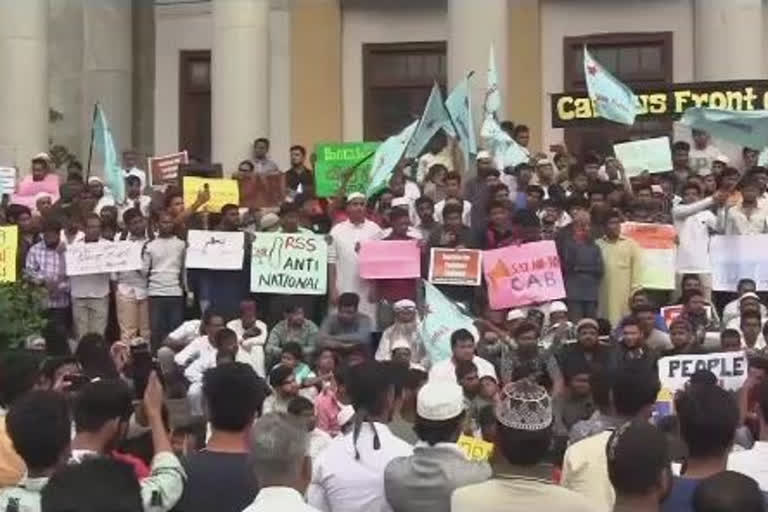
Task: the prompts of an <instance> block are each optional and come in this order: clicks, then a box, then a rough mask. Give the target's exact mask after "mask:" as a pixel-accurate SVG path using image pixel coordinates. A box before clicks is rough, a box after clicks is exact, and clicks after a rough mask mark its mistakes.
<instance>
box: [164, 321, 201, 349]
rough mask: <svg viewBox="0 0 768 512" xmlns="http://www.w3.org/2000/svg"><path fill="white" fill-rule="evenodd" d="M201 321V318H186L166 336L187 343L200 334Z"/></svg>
mask: <svg viewBox="0 0 768 512" xmlns="http://www.w3.org/2000/svg"><path fill="white" fill-rule="evenodd" d="M202 323H203V322H202V321H201V320H187V321H186V322H184V323H182V324H181V325H180V326H178V327H177V328H176V329H174V330H173V331H172V332H171V333H170V334H169V335H168V337H169V338H171V339H172V340H173V341H177V342H179V343H181V344H184V345H189V343H190V342H191V341H192V340H194V339H195V338H197V337H198V336H200V324H202Z"/></svg>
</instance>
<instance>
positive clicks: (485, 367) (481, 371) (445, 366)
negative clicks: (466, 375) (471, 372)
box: [429, 356, 499, 382]
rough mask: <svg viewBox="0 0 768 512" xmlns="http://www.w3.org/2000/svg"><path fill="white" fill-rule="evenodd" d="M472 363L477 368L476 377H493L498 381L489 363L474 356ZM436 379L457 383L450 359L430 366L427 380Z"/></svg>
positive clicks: (453, 365)
mask: <svg viewBox="0 0 768 512" xmlns="http://www.w3.org/2000/svg"><path fill="white" fill-rule="evenodd" d="M472 362H473V363H475V366H477V376H478V377H479V378H481V379H482V378H483V377H493V378H494V380H495V381H496V382H498V381H499V379H498V378H497V377H496V369H495V368H494V367H493V365H492V364H491V363H490V362H488V361H487V360H485V359H483V358H482V357H479V356H474V357H473V358H472ZM437 379H445V380H448V379H451V380H453V381H456V382H458V381H457V379H456V365H455V364H454V363H453V358H452V357H449V358H448V359H443V360H442V361H440V362H439V363H435V364H434V365H433V366H432V369H431V370H430V371H429V380H437Z"/></svg>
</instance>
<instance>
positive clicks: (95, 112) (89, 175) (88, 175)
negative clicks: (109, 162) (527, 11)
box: [85, 102, 99, 183]
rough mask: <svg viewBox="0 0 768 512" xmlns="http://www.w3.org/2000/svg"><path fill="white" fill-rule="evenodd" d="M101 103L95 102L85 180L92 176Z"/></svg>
mask: <svg viewBox="0 0 768 512" xmlns="http://www.w3.org/2000/svg"><path fill="white" fill-rule="evenodd" d="M98 108H99V103H98V102H96V103H94V104H93V118H92V119H91V144H90V147H89V148H88V167H87V168H86V171H85V182H86V183H88V179H89V178H90V177H91V161H92V160H93V139H94V138H95V136H96V115H97V114H98Z"/></svg>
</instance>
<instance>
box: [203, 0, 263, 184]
mask: <svg viewBox="0 0 768 512" xmlns="http://www.w3.org/2000/svg"><path fill="white" fill-rule="evenodd" d="M269 56H270V49H269V1H268V0H213V52H212V57H211V58H212V72H211V78H212V80H213V83H212V84H211V87H212V105H211V107H212V123H211V124H212V126H211V131H212V139H213V141H212V142H213V161H214V162H219V163H221V164H222V165H223V167H224V172H225V173H227V174H229V173H231V172H232V171H234V170H236V169H237V164H238V162H239V161H240V160H243V159H246V158H250V156H251V144H252V143H253V140H254V139H256V138H258V137H269V94H270V90H269V85H270V81H269Z"/></svg>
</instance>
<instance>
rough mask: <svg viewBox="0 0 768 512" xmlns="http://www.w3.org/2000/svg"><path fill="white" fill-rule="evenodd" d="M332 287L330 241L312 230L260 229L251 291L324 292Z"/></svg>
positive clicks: (319, 293)
mask: <svg viewBox="0 0 768 512" xmlns="http://www.w3.org/2000/svg"><path fill="white" fill-rule="evenodd" d="M327 290H328V243H327V242H326V241H325V237H322V236H320V235H315V234H311V233H291V234H289V233H256V235H255V238H254V240H253V256H252V260H251V291H252V292H254V293H288V294H292V295H324V294H325V293H326V291H327Z"/></svg>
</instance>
